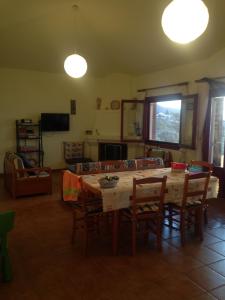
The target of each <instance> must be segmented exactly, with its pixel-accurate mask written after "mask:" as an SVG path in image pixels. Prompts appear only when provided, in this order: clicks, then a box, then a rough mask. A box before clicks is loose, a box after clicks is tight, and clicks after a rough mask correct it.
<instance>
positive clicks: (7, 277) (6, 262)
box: [0, 236, 12, 282]
mask: <svg viewBox="0 0 225 300" xmlns="http://www.w3.org/2000/svg"><path fill="white" fill-rule="evenodd" d="M0 256H2V261H1V269H2V279H3V281H4V282H9V281H11V280H12V266H11V262H10V258H9V253H8V248H7V237H6V236H3V237H1V249H0Z"/></svg>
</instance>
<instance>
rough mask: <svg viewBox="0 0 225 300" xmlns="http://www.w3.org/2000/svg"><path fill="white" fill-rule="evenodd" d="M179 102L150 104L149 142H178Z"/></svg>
mask: <svg viewBox="0 0 225 300" xmlns="http://www.w3.org/2000/svg"><path fill="white" fill-rule="evenodd" d="M180 119H181V100H169V101H159V102H153V103H150V118H149V120H150V124H149V140H154V141H159V142H168V143H177V144H178V143H179V142H180V125H181V124H180Z"/></svg>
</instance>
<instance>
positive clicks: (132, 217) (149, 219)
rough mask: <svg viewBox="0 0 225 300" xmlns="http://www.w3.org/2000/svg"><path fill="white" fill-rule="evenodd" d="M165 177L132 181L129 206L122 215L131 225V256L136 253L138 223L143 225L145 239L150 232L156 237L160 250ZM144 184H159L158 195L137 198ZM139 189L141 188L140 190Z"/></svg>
mask: <svg viewBox="0 0 225 300" xmlns="http://www.w3.org/2000/svg"><path fill="white" fill-rule="evenodd" d="M166 180H167V177H166V176H164V177H163V178H158V177H148V178H143V179H136V178H134V179H133V193H132V196H131V197H130V200H131V206H130V208H128V209H124V210H123V211H122V212H123V215H124V216H125V217H126V218H127V219H128V220H129V221H130V222H131V224H132V254H133V255H135V253H136V233H137V225H138V223H140V222H144V223H145V229H144V233H145V235H146V237H147V236H148V234H149V231H152V232H153V233H154V234H156V236H157V248H158V250H161V248H162V225H163V204H164V196H165V191H166ZM145 184H150V185H152V184H160V186H159V194H158V195H154V196H147V197H139V196H138V195H137V194H138V191H139V187H140V185H145ZM140 189H141V188H140Z"/></svg>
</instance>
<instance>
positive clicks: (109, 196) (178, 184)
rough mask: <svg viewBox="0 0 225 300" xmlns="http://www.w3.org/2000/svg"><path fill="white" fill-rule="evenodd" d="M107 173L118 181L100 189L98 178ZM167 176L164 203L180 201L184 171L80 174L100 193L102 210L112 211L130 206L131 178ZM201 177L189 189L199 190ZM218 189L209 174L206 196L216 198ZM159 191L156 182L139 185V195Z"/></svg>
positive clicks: (216, 180)
mask: <svg viewBox="0 0 225 300" xmlns="http://www.w3.org/2000/svg"><path fill="white" fill-rule="evenodd" d="M106 175H109V176H118V177H119V182H118V184H117V186H116V187H115V188H108V189H102V188H100V185H99V183H98V179H100V178H102V177H104V176H106ZM164 175H166V176H167V190H168V192H167V193H166V196H165V203H167V202H174V203H177V202H180V201H181V199H182V196H183V186H184V173H172V172H171V169H170V168H163V169H149V170H139V171H138V170H137V171H127V172H116V173H107V174H91V175H82V178H83V182H84V184H85V185H86V186H87V187H88V186H89V187H91V188H92V190H93V189H94V190H96V191H97V192H98V193H101V196H102V199H103V210H104V211H112V210H118V209H121V208H126V207H129V206H130V195H131V194H132V187H133V178H134V177H135V178H137V179H138V178H139V179H140V178H145V177H154V176H155V177H162V176H164ZM202 182H203V181H202V179H198V180H193V182H192V181H191V183H190V185H189V189H190V190H200V189H201V186H202V185H203V184H202ZM217 191H218V179H217V178H216V177H214V176H211V178H210V183H209V188H208V193H207V198H216V197H217ZM158 192H159V186H158V184H151V185H142V186H140V194H141V195H143V196H144V195H146V194H148V195H156V194H158Z"/></svg>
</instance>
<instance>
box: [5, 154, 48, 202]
mask: <svg viewBox="0 0 225 300" xmlns="http://www.w3.org/2000/svg"><path fill="white" fill-rule="evenodd" d="M4 182H5V188H6V189H7V190H8V191H9V192H10V194H11V195H12V197H13V198H16V197H19V196H27V195H35V194H51V193H52V175H51V169H50V168H39V167H38V168H25V167H24V162H23V159H22V158H21V157H20V156H19V155H17V154H16V153H13V152H7V153H6V154H5V158H4Z"/></svg>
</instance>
